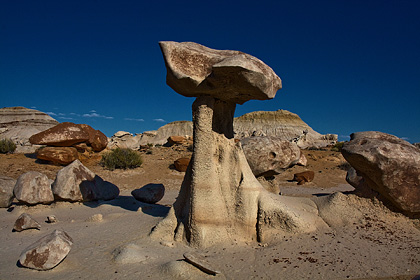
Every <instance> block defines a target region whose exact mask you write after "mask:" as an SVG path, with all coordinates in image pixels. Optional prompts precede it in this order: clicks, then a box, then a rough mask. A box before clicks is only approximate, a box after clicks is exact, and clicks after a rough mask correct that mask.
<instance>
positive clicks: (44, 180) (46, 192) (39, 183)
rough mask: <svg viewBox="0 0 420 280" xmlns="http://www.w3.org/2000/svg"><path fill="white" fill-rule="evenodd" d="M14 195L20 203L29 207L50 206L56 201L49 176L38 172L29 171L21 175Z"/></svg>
mask: <svg viewBox="0 0 420 280" xmlns="http://www.w3.org/2000/svg"><path fill="white" fill-rule="evenodd" d="M13 193H14V195H15V197H16V199H17V200H19V202H22V203H25V204H29V205H33V204H38V203H43V204H48V203H51V202H53V201H54V196H53V193H52V190H51V182H50V180H49V179H48V177H47V175H45V174H42V173H40V172H37V171H29V172H26V173H24V174H22V175H20V176H19V178H18V179H17V181H16V185H15V187H14V189H13Z"/></svg>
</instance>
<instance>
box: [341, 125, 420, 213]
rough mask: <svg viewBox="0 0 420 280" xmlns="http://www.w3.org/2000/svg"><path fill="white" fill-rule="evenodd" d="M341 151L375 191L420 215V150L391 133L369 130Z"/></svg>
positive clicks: (356, 134)
mask: <svg viewBox="0 0 420 280" xmlns="http://www.w3.org/2000/svg"><path fill="white" fill-rule="evenodd" d="M341 152H342V154H343V156H344V158H345V159H346V160H347V161H348V162H349V163H350V165H351V166H352V167H353V168H354V169H356V170H357V174H359V175H360V176H362V177H363V178H364V180H365V181H366V183H367V184H368V185H369V187H370V188H371V189H373V190H375V191H377V192H379V193H380V194H381V195H383V196H384V197H385V198H386V199H388V200H389V201H390V202H391V203H392V204H393V205H394V206H395V207H397V208H398V209H399V210H401V211H403V212H405V213H408V214H416V213H417V214H418V213H419V212H420V150H419V149H418V148H416V147H414V146H413V145H412V144H410V143H408V142H407V141H404V140H402V139H400V138H398V137H396V136H393V135H390V134H386V133H382V132H375V131H366V132H358V133H353V134H352V135H351V141H349V142H347V143H345V144H344V146H343V149H342V151H341Z"/></svg>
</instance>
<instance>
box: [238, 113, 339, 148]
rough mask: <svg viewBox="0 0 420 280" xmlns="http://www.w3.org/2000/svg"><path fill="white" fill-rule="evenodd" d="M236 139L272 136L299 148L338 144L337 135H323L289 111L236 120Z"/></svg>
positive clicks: (247, 116) (250, 114) (250, 115)
mask: <svg viewBox="0 0 420 280" xmlns="http://www.w3.org/2000/svg"><path fill="white" fill-rule="evenodd" d="M233 128H234V131H235V138H238V139H242V138H245V137H249V136H270V137H275V138H278V139H279V140H285V141H292V142H295V143H296V144H297V145H298V146H299V148H301V149H305V148H309V147H317V148H319V147H325V146H328V145H333V144H335V143H336V142H337V135H336V134H325V135H322V134H320V133H318V132H316V131H315V130H313V129H312V128H311V127H310V126H309V125H308V124H306V123H305V122H304V121H303V120H302V119H301V118H300V117H299V116H298V115H297V114H294V113H291V112H289V111H287V110H278V111H257V112H251V113H247V114H244V115H242V116H240V117H237V118H235V120H234V122H233Z"/></svg>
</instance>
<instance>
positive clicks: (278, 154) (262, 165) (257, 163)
mask: <svg viewBox="0 0 420 280" xmlns="http://www.w3.org/2000/svg"><path fill="white" fill-rule="evenodd" d="M241 144H242V149H243V151H244V154H245V157H246V159H247V161H248V164H249V166H250V167H251V170H252V172H253V173H254V175H255V176H257V177H258V176H273V175H276V174H279V173H280V172H281V171H283V170H284V169H286V168H289V167H291V166H293V165H295V164H297V163H298V162H299V160H300V158H301V151H300V149H299V147H298V146H297V145H296V143H293V142H289V141H285V140H280V139H277V138H275V137H269V136H256V137H248V138H244V139H242V140H241Z"/></svg>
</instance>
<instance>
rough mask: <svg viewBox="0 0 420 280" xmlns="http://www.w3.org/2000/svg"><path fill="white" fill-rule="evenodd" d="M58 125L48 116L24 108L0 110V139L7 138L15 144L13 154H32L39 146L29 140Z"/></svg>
mask: <svg viewBox="0 0 420 280" xmlns="http://www.w3.org/2000/svg"><path fill="white" fill-rule="evenodd" d="M57 124H58V121H56V120H55V119H53V118H52V117H50V116H49V115H47V114H45V113H43V112H40V111H37V110H33V109H28V108H25V107H7V108H1V109H0V139H4V138H9V139H11V140H13V142H15V144H16V151H15V153H33V152H35V150H36V149H37V148H39V147H40V146H38V145H32V144H31V143H30V142H29V138H30V137H31V136H32V135H34V134H37V133H39V132H41V131H44V130H47V129H49V128H51V127H53V126H55V125H57Z"/></svg>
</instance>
